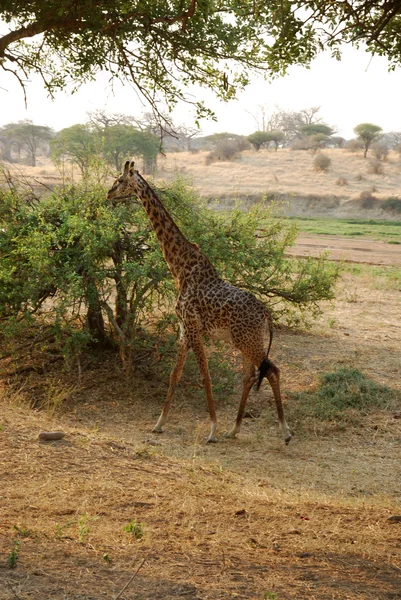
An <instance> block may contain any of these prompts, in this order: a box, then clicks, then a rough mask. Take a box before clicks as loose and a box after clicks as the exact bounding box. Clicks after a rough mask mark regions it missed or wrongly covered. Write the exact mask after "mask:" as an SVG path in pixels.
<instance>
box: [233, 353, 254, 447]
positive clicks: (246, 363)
mask: <svg viewBox="0 0 401 600" xmlns="http://www.w3.org/2000/svg"><path fill="white" fill-rule="evenodd" d="M255 381H256V376H255V367H254V364H253V362H252V361H251V360H247V359H246V358H245V356H243V378H242V397H241V401H240V405H239V407H238V414H237V418H236V421H235V425H234V427H233V428H232V429H231V431H229V432H228V433H226V435H225V437H227V438H235V437H236V435H237V433H239V430H240V428H241V423H242V418H243V416H244V412H245V406H246V403H247V400H248V396H249V392H250V391H251V389H252V386H253V384H254V383H255Z"/></svg>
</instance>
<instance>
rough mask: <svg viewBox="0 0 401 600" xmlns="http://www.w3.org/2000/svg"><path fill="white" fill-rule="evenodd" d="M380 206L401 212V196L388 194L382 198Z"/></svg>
mask: <svg viewBox="0 0 401 600" xmlns="http://www.w3.org/2000/svg"><path fill="white" fill-rule="evenodd" d="M382 208H383V210H394V211H396V212H401V198H396V197H395V196H390V198H387V200H384V202H383V203H382Z"/></svg>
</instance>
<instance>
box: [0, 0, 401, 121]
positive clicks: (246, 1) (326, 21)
mask: <svg viewBox="0 0 401 600" xmlns="http://www.w3.org/2000/svg"><path fill="white" fill-rule="evenodd" d="M0 18H1V19H2V21H3V23H2V25H3V27H2V30H3V31H4V29H6V30H7V32H6V33H3V35H2V37H0V66H1V68H2V69H3V70H4V71H9V72H13V73H14V74H15V76H16V77H18V79H19V81H20V83H21V84H22V85H24V80H25V79H26V78H27V77H28V76H29V75H30V74H31V73H32V72H37V73H39V74H40V75H41V76H42V79H43V81H44V84H45V86H46V87H47V89H48V91H49V92H50V93H53V92H54V90H56V89H59V88H63V87H65V86H66V85H67V84H68V83H69V82H72V83H73V85H74V86H78V85H79V84H80V83H82V82H85V81H88V80H90V79H92V78H93V76H94V75H95V74H96V73H97V72H98V71H106V72H108V73H109V75H110V80H111V81H113V80H114V79H119V80H123V81H129V82H130V83H131V84H132V85H133V86H134V87H135V88H136V90H137V91H139V92H140V93H141V94H142V95H143V96H144V97H145V99H146V100H147V101H148V102H149V103H150V104H151V105H152V106H153V108H154V109H156V110H158V107H159V104H158V102H159V100H160V99H163V100H164V101H165V102H166V103H167V105H169V106H170V107H171V106H172V105H173V104H174V103H175V102H176V101H177V100H179V99H187V100H188V97H187V96H186V89H187V88H188V86H190V85H191V84H194V83H198V84H201V85H204V86H206V87H209V88H211V89H213V90H214V91H215V92H216V93H217V95H218V96H220V97H222V98H225V99H228V98H230V97H232V96H233V95H234V94H235V90H236V88H238V87H242V86H245V85H246V84H247V83H248V82H249V77H250V73H251V72H252V71H253V70H263V71H265V72H266V73H268V74H269V75H278V74H281V73H283V72H285V71H286V69H287V67H288V66H289V65H293V64H303V65H307V64H309V63H310V61H311V60H312V59H313V58H314V57H315V56H316V55H317V53H318V52H320V51H321V50H323V49H330V50H331V51H332V53H333V55H334V56H336V57H337V58H338V57H339V56H340V45H341V43H343V42H351V43H353V44H355V45H358V44H365V45H366V47H367V50H368V51H369V52H371V53H375V54H380V55H384V56H387V57H388V58H389V60H390V64H391V66H392V67H395V66H396V65H398V64H400V63H401V36H400V31H401V3H400V2H399V1H398V0H380V1H377V2H370V1H368V0H349V1H344V2H326V1H324V0H317V1H315V0H309V1H302V2H301V1H292V2H291V1H289V2H282V1H281V0H272V1H269V2H262V1H261V0H256V1H255V0H241V1H238V0H227V1H226V2H224V4H222V3H220V2H216V0H155V1H152V2H149V1H146V0H136V1H132V2H127V1H126V0H114V2H109V1H108V0H97V1H96V2H93V1H92V0H82V1H81V2H76V1H75V0H47V2H42V0H28V1H26V0H2V1H1V2H0ZM4 25H5V26H4ZM234 65H235V67H234ZM197 110H198V116H204V115H205V114H208V112H209V111H208V110H207V109H206V108H205V107H204V105H203V104H202V103H197Z"/></svg>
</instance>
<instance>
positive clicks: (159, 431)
mask: <svg viewBox="0 0 401 600" xmlns="http://www.w3.org/2000/svg"><path fill="white" fill-rule="evenodd" d="M152 433H163V428H162V427H157V425H155V427H153V429H152Z"/></svg>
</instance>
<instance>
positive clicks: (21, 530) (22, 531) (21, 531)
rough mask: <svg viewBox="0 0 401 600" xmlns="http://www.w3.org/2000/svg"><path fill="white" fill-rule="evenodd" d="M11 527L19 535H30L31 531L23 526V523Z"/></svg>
mask: <svg viewBox="0 0 401 600" xmlns="http://www.w3.org/2000/svg"><path fill="white" fill-rule="evenodd" d="M13 529H15V531H16V532H17V534H18V535H19V537H31V536H32V532H31V531H30V530H29V529H28V528H27V527H25V525H21V526H19V525H13Z"/></svg>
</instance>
